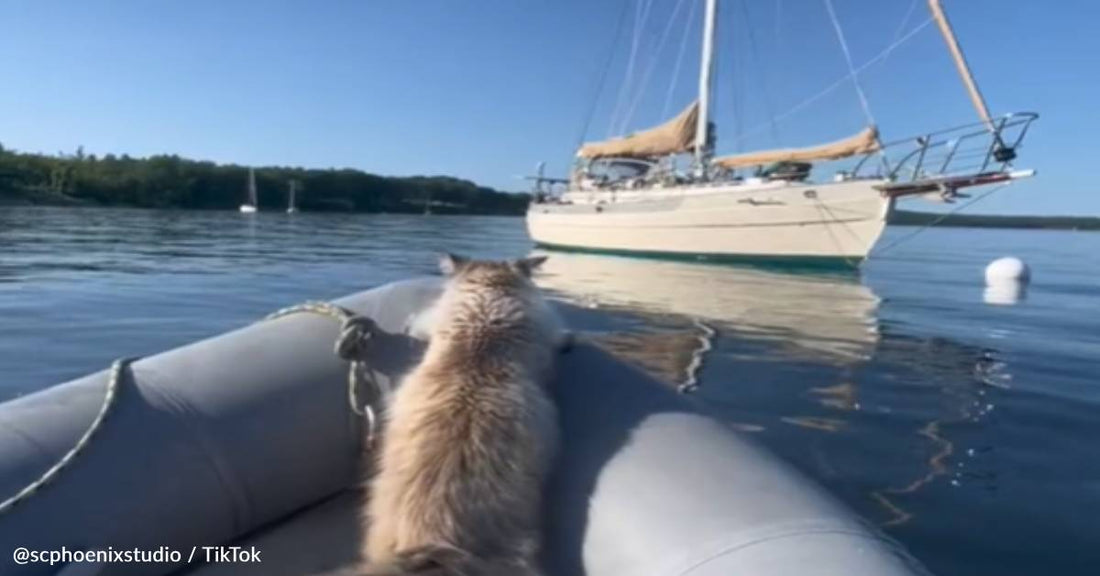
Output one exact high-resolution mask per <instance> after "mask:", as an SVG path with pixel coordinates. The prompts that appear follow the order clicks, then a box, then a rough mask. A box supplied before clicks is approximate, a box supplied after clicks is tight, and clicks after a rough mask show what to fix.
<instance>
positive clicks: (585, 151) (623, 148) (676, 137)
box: [577, 102, 699, 158]
mask: <svg viewBox="0 0 1100 576" xmlns="http://www.w3.org/2000/svg"><path fill="white" fill-rule="evenodd" d="M698 121H699V103H698V102H693V103H692V104H691V106H688V107H687V108H685V109H684V111H683V112H681V113H680V115H679V116H677V117H675V118H673V119H672V120H669V121H668V122H665V123H664V124H662V125H660V126H657V127H656V128H650V129H649V130H643V131H642V132H636V133H634V134H631V135H630V136H627V137H625V138H616V139H614V140H605V141H603V142H590V143H587V144H585V145H583V146H581V148H580V150H577V156H578V157H580V158H607V157H612V156H614V157H620V158H649V157H653V156H664V155H666V154H677V153H680V152H687V151H688V150H690V149H691V148H692V146H693V145H694V143H695V130H696V123H697V122H698Z"/></svg>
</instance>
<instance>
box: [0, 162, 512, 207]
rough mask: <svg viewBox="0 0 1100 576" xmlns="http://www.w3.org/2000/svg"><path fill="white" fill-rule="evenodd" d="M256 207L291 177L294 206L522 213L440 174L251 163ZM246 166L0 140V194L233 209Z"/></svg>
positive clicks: (241, 194) (22, 199) (508, 201)
mask: <svg viewBox="0 0 1100 576" xmlns="http://www.w3.org/2000/svg"><path fill="white" fill-rule="evenodd" d="M255 172H256V188H257V193H258V197H259V205H260V209H261V210H264V209H285V208H286V206H287V192H288V189H289V186H290V182H291V181H292V180H296V181H297V182H298V185H297V204H298V207H299V208H300V209H301V210H302V211H351V212H376V213H378V212H385V213H422V212H425V211H426V208H428V209H430V211H431V212H432V213H435V214H522V213H523V212H524V210H525V209H526V206H527V202H528V196H527V195H525V194H510V193H505V192H500V191H498V190H494V189H492V188H488V187H485V186H478V185H477V184H475V183H473V182H470V181H468V180H462V179H458V178H452V177H448V176H413V177H390V176H379V175H376V174H368V173H366V172H362V171H360V170H353V169H346V168H345V169H325V170H318V169H305V168H292V167H282V166H274V167H260V168H256V169H255ZM247 181H248V167H247V166H239V165H236V164H217V163H214V162H205V161H197V160H189V159H187V158H181V157H179V156H176V155H157V156H150V157H148V158H132V157H130V156H127V155H125V154H123V155H121V156H115V155H113V154H107V155H105V156H102V157H96V156H95V155H94V154H85V153H84V150H83V148H79V149H77V151H76V152H75V153H74V154H58V155H55V156H54V155H46V154H32V153H22V152H17V151H14V150H6V149H4V147H3V146H0V201H2V200H3V199H4V198H5V197H6V198H7V200H8V202H9V203H10V202H15V203H25V204H66V205H95V206H134V207H142V208H189V209H205V210H230V209H233V210H235V209H236V208H237V207H238V206H239V205H240V204H241V203H242V202H243V201H244V198H245V192H246V187H247Z"/></svg>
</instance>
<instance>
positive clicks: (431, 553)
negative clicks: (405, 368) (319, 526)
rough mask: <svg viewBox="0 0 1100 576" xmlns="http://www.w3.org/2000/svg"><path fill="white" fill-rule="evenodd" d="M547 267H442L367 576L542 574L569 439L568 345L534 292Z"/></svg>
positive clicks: (406, 385)
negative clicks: (545, 504)
mask: <svg viewBox="0 0 1100 576" xmlns="http://www.w3.org/2000/svg"><path fill="white" fill-rule="evenodd" d="M539 263H541V259H528V260H520V261H516V262H508V263H504V262H480V261H467V260H464V259H460V258H458V257H454V256H449V255H448V256H447V257H445V258H444V259H443V261H442V264H441V266H442V268H443V270H444V272H445V273H447V275H448V276H449V279H448V281H447V285H446V287H445V289H444V291H443V294H442V295H441V297H440V299H439V301H438V302H437V303H436V305H435V309H434V310H433V311H432V314H431V319H432V321H431V322H432V323H431V326H430V339H429V344H428V348H427V350H426V352H425V355H424V358H423V360H422V361H421V363H420V364H419V365H417V366H416V367H415V368H414V369H413V370H412V371H411V372H410V373H409V374H408V375H407V376H406V377H405V378H404V380H403V382H402V384H401V386H400V387H399V388H398V389H397V391H396V392H395V394H394V397H393V399H392V402H391V404H390V406H389V408H388V411H387V415H386V419H385V425H384V426H385V428H384V431H383V435H382V447H381V454H380V458H379V459H378V466H377V472H376V475H375V477H374V479H373V480H372V481H371V482H370V486H369V492H370V497H369V501H368V505H367V508H366V514H365V516H366V524H367V536H366V539H365V542H364V548H363V553H364V556H365V558H366V560H367V561H368V565H367V568H366V573H367V574H407V573H439V574H462V575H464V576H466V575H468V576H475V575H479V574H512V575H522V574H538V572H539V571H538V569H537V567H536V554H537V551H538V547H539V542H540V541H541V535H540V527H541V518H540V511H541V507H542V491H543V487H544V483H545V479H546V476H547V475H548V473H549V471H550V466H551V461H552V459H553V456H554V452H555V450H556V445H557V436H558V431H557V414H556V410H555V408H554V405H553V403H552V401H551V399H550V398H549V396H548V394H547V392H546V390H545V384H546V380H547V378H548V377H549V375H550V374H549V373H550V370H551V369H552V366H553V362H554V358H555V356H556V354H557V352H558V349H559V346H560V344H561V343H562V338H563V337H564V334H565V333H564V331H563V330H562V327H561V324H560V321H559V320H558V318H557V316H556V315H555V314H554V312H553V311H552V310H551V309H550V307H549V305H548V304H547V303H546V301H545V300H544V299H543V297H542V296H541V294H540V293H539V291H538V289H537V288H536V287H535V286H534V284H533V283H532V282H531V281H530V279H529V276H530V274H531V270H532V269H533V268H534V267H535V266H537V265H538V264H539Z"/></svg>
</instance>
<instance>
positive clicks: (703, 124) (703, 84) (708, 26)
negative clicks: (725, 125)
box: [695, 0, 718, 172]
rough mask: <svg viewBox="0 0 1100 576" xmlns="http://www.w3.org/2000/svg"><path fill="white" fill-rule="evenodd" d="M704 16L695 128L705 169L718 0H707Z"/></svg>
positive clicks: (698, 159) (697, 164)
mask: <svg viewBox="0 0 1100 576" xmlns="http://www.w3.org/2000/svg"><path fill="white" fill-rule="evenodd" d="M706 2H707V6H706V13H705V14H704V16H703V57H702V59H701V60H700V62H699V119H698V124H697V125H696V128H695V167H696V170H698V171H699V172H703V171H704V164H703V163H704V161H705V160H706V157H707V156H708V155H709V154H710V150H709V149H708V147H707V136H708V133H709V130H708V128H709V126H710V97H711V93H712V92H713V91H714V90H713V88H714V23H715V21H716V20H717V18H718V0H706Z"/></svg>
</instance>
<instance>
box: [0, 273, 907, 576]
mask: <svg viewBox="0 0 1100 576" xmlns="http://www.w3.org/2000/svg"><path fill="white" fill-rule="evenodd" d="M438 291H439V283H438V281H436V280H415V281H408V282H401V283H397V284H391V285H387V286H383V287H381V288H378V289H375V290H371V291H369V292H364V293H361V294H357V295H354V296H350V297H347V298H344V299H342V300H340V301H338V302H337V303H338V304H339V305H341V306H343V307H345V308H347V309H350V310H352V311H354V312H356V313H358V314H360V315H363V316H366V317H369V318H371V319H373V320H374V322H375V324H376V328H377V331H376V333H375V335H374V336H373V337H372V338H371V339H370V341H369V345H368V346H367V349H366V366H367V368H368V370H369V373H370V375H371V376H372V377H373V379H374V381H375V382H376V383H378V384H379V385H380V386H381V387H382V388H385V387H387V386H390V385H392V384H393V383H394V382H396V381H397V379H398V378H399V377H400V375H401V374H402V373H404V371H405V370H406V369H407V368H408V367H409V366H410V365H411V364H413V363H414V362H416V360H417V358H418V356H419V354H420V352H421V351H422V350H423V345H422V343H420V342H418V341H417V340H415V339H413V338H411V337H409V336H408V335H407V334H408V330H409V326H410V323H411V322H412V320H413V318H415V317H416V315H417V313H418V312H419V311H421V310H423V309H424V308H425V307H426V306H427V305H429V304H430V303H431V301H432V300H433V299H434V298H435V297H436V296H437V294H438ZM338 331H339V330H338V323H337V322H335V321H333V320H332V319H330V318H326V317H323V316H319V315H311V314H295V315H291V316H287V317H283V318H280V319H277V320H272V321H267V322H260V323H258V324H255V325H252V326H249V327H246V328H243V329H241V330H237V331H235V332H232V333H229V334H225V335H222V336H218V337H216V338H211V339H209V340H205V341H201V342H197V343H195V344H191V345H188V346H184V347H182V348H178V349H176V350H171V351H168V352H165V353H162V354H159V355H156V356H153V357H150V358H146V359H144V360H140V361H138V362H135V363H134V364H132V365H131V370H129V371H127V373H126V374H124V377H123V378H122V379H121V386H120V387H119V390H118V394H117V397H116V400H115V401H114V403H113V407H112V409H111V411H110V412H109V413H108V416H107V417H106V419H105V420H104V421H103V424H102V426H101V427H100V428H99V431H98V432H97V433H96V435H95V436H94V437H93V438H92V440H91V442H90V443H89V444H88V445H87V447H86V449H84V450H83V451H82V452H81V453H80V454H79V455H78V456H77V457H76V458H74V459H73V460H72V461H71V463H70V464H68V465H67V466H66V467H65V468H64V469H63V470H62V471H61V472H60V473H59V474H58V475H57V477H56V478H55V479H54V480H53V481H52V482H50V483H49V484H46V485H44V486H43V487H42V488H41V489H40V490H39V491H37V492H36V493H34V494H31V495H30V496H28V497H27V498H26V499H25V500H24V501H22V502H20V503H19V504H18V505H16V506H14V507H13V508H11V509H10V510H8V511H7V512H4V513H2V514H0V550H2V553H3V554H4V559H3V569H2V570H0V573H3V574H13V575H24V574H26V575H40V574H56V573H65V574H88V575H91V574H104V575H105V574H111V575H115V574H119V575H126V574H149V575H161V574H169V573H188V574H201V575H205V576H209V575H212V574H263V575H266V576H278V575H282V574H286V575H291V574H293V575H301V574H311V573H315V572H318V571H323V570H327V569H330V568H334V567H337V566H341V565H344V564H346V563H348V562H351V561H352V560H353V559H354V557H355V553H356V550H357V541H358V539H359V534H358V528H357V520H356V506H355V502H356V499H357V498H358V497H359V496H358V495H357V494H356V493H355V492H354V491H353V490H350V489H349V487H353V486H354V484H355V478H356V468H357V462H358V458H359V454H360V451H361V436H362V435H363V430H362V426H363V425H362V421H363V419H362V418H361V417H359V416H357V415H355V414H354V413H353V412H352V411H351V410H349V407H348V402H347V397H346V396H347V390H346V386H345V382H346V379H347V364H346V363H345V362H344V361H342V360H340V359H339V358H337V357H336V356H334V354H333V342H334V340H335V339H336V337H337V333H338ZM105 345H109V343H105ZM107 378H108V374H107V373H106V372H101V373H98V374H93V375H91V376H87V377H85V378H81V379H79V380H75V381H72V382H68V383H65V384H62V385H59V386H56V387H53V388H49V389H47V390H43V391H41V392H38V393H36V394H33V395H29V396H26V397H23V398H19V399H17V400H14V401H11V402H7V403H5V404H2V405H0V430H2V431H3V432H2V434H0V497H2V498H7V497H8V496H9V495H12V494H15V493H17V492H19V491H20V490H21V489H23V488H24V487H25V486H26V485H28V484H29V483H31V482H33V481H34V480H35V479H36V478H38V477H40V476H41V475H42V474H43V472H44V471H45V470H47V469H48V468H49V467H50V466H52V465H54V464H55V463H56V462H57V460H58V459H59V458H60V457H61V456H62V455H63V454H65V453H66V452H67V451H68V450H69V449H70V448H71V447H72V446H73V444H74V442H75V441H76V440H77V439H78V438H79V437H80V436H81V435H82V434H83V432H84V430H85V429H86V428H87V427H88V424H89V422H91V421H92V420H93V418H94V417H95V415H96V413H97V412H98V411H99V409H100V406H101V404H102V402H103V396H104V389H105V384H106V382H107ZM553 386H554V391H555V394H556V399H557V401H558V403H559V407H560V412H561V424H562V427H563V437H564V438H563V439H564V451H563V454H562V457H561V459H560V462H559V466H558V471H557V472H556V477H555V478H554V479H553V481H552V482H551V486H550V487H549V495H548V504H547V508H548V510H547V543H546V558H545V563H546V566H547V570H548V573H549V574H551V575H558V576H563V575H582V574H587V575H589V576H624V575H653V576H679V575H689V574H690V575H692V576H705V575H717V574H722V575H730V574H746V575H750V574H751V575H753V576H780V575H798V576H807V575H820V576H824V575H836V576H871V575H875V576H903V575H912V574H924V573H925V572H924V570H923V569H922V568H921V567H920V566H919V564H917V563H916V562H915V561H914V560H912V559H911V558H910V557H909V556H908V555H907V554H906V553H905V552H904V551H903V550H901V548H900V547H899V546H898V545H897V544H896V543H894V542H893V541H891V540H889V539H887V538H885V537H883V536H882V535H880V534H879V533H877V532H876V531H875V530H874V529H872V528H870V527H868V526H867V525H866V524H865V523H864V522H862V521H860V520H859V519H857V518H855V517H854V516H853V515H852V514H850V513H849V512H848V511H846V510H845V509H844V508H843V507H842V506H840V505H839V504H838V503H837V502H835V501H834V500H833V499H831V498H830V497H828V496H827V495H825V494H824V493H823V492H822V491H821V490H820V489H818V488H817V487H816V486H814V485H813V484H811V483H810V482H809V481H807V480H806V479H805V478H803V477H802V476H801V475H800V474H799V473H797V472H796V471H795V470H793V469H792V468H791V467H789V466H787V465H786V464H784V463H783V462H781V461H779V460H778V459H776V458H775V457H774V456H772V455H770V454H769V453H767V452H766V451H764V450H762V449H761V448H759V447H757V446H756V445H754V444H753V443H752V442H750V441H747V440H745V439H744V438H742V437H740V436H738V435H737V434H735V433H733V432H732V431H731V430H729V429H728V428H727V427H726V426H724V425H722V424H721V423H719V422H716V421H714V420H712V419H710V418H708V417H706V416H703V415H701V414H700V413H698V412H697V411H696V410H694V409H693V408H692V406H691V405H690V403H688V402H686V401H685V400H684V399H683V398H682V397H680V396H678V395H676V394H675V393H673V392H671V391H670V390H669V389H668V388H667V387H666V386H664V385H662V384H660V383H658V382H655V381H653V380H652V379H651V378H650V377H648V376H647V375H645V374H644V373H642V372H640V371H638V370H636V369H634V368H632V367H630V366H627V365H625V364H623V363H621V362H619V361H617V360H615V359H614V358H612V357H610V356H609V355H607V354H605V353H603V352H601V351H600V350H598V349H596V348H593V347H591V346H588V345H584V344H579V345H578V346H577V347H575V348H574V350H573V351H571V352H570V353H568V354H565V355H563V356H562V359H561V366H560V369H559V373H558V376H557V380H556V382H555V383H554V385H553ZM219 544H239V545H241V546H244V547H246V548H249V547H253V546H254V547H255V549H256V550H258V551H259V560H260V563H259V564H256V563H240V562H223V563H208V564H202V563H200V561H201V560H203V559H204V558H205V557H206V553H205V551H204V550H203V548H202V547H203V546H213V545H219ZM19 547H24V548H26V549H28V550H33V551H52V550H61V549H62V547H65V548H66V549H68V550H70V551H72V550H107V549H109V548H110V549H113V550H131V549H134V548H138V549H141V550H147V551H155V550H158V549H160V550H167V551H178V552H180V554H181V556H182V560H181V561H180V562H158V563H145V564H124V563H112V564H107V565H103V564H95V563H85V564H80V565H75V564H74V565H69V566H67V567H65V566H62V565H61V564H55V565H53V566H50V565H48V564H42V563H37V564H25V565H17V564H16V563H15V562H14V558H13V556H12V551H13V550H15V549H16V548H19ZM196 547H197V548H196ZM193 549H195V550H197V554H195V556H194V557H193V558H191V563H190V564H188V563H187V559H188V556H189V555H190V553H191V551H192V550H193ZM223 559H225V558H223Z"/></svg>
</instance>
